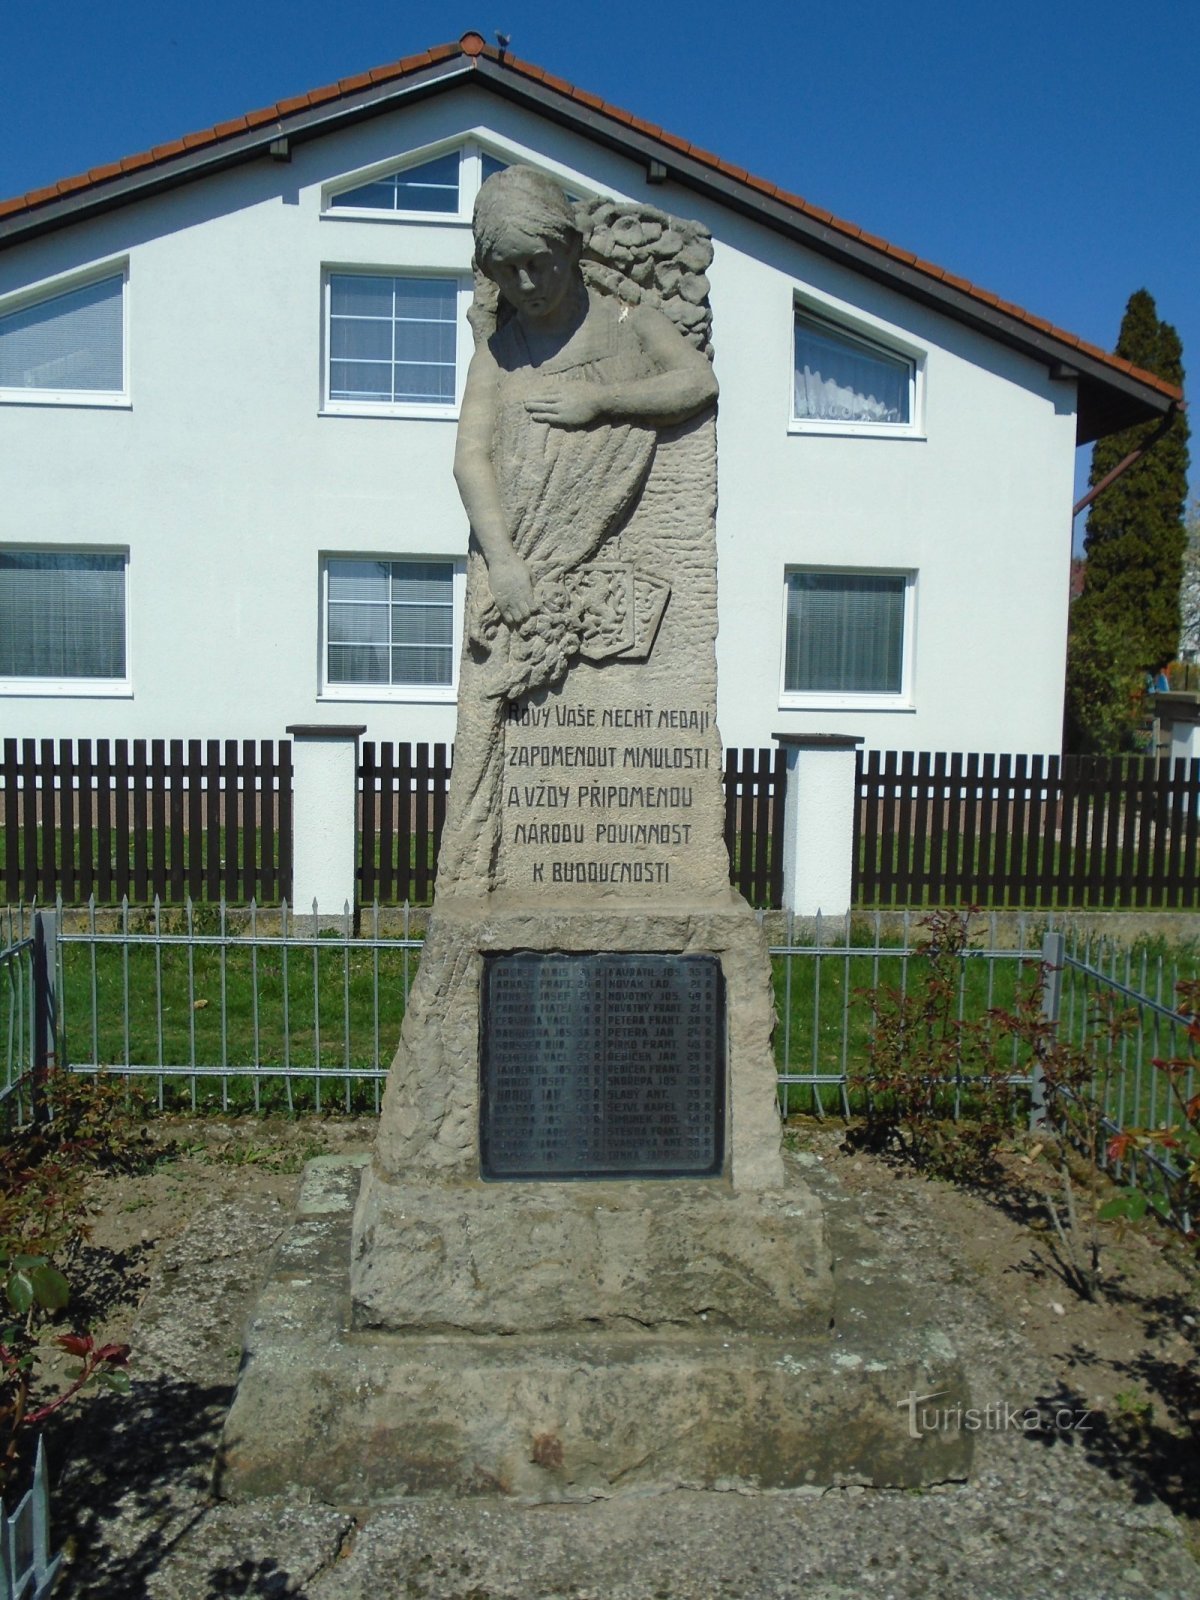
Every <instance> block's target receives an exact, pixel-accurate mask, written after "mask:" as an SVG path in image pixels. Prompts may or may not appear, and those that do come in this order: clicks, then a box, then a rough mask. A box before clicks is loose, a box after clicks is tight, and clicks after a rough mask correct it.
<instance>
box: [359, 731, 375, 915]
mask: <svg viewBox="0 0 1200 1600" xmlns="http://www.w3.org/2000/svg"><path fill="white" fill-rule="evenodd" d="M378 785H379V772H378V769H377V767H376V764H375V741H374V740H373V739H366V740H364V741H363V743H362V744H361V745H360V747H359V752H358V893H359V896H360V898H361V899H362V900H364V901H371V900H376V899H378V898H379V884H378V879H377V877H376V865H375V838H376V824H377V821H378V817H379V794H378Z"/></svg>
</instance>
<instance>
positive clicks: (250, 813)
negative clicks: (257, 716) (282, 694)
mask: <svg viewBox="0 0 1200 1600" xmlns="http://www.w3.org/2000/svg"><path fill="white" fill-rule="evenodd" d="M0 783H2V788H0V826H2V827H3V849H2V851H0V858H2V862H3V874H4V878H3V890H4V899H5V900H6V901H7V902H8V903H9V904H14V903H16V902H19V901H30V900H35V899H36V900H40V901H42V902H43V903H46V902H52V901H53V900H54V899H55V898H56V896H61V897H62V899H63V900H64V901H66V902H67V903H76V902H85V901H87V900H89V899H93V898H94V899H95V900H97V901H99V902H101V903H108V902H115V901H120V900H122V899H129V900H130V901H133V902H137V903H140V904H146V903H148V902H150V901H152V900H153V899H154V898H155V897H156V896H157V898H158V899H159V900H162V901H164V902H172V903H182V902H183V901H185V900H189V899H190V900H218V899H222V898H223V899H225V900H230V901H242V900H251V899H257V900H259V901H260V902H262V901H266V902H270V901H274V900H278V899H281V898H284V897H286V896H288V895H290V893H291V881H292V747H291V744H290V742H289V741H288V740H286V739H284V740H280V741H279V742H278V743H276V742H274V741H272V740H270V739H265V740H262V741H256V740H253V739H243V740H241V741H239V740H236V739H225V740H219V739H207V740H201V739H187V740H184V739H169V740H168V739H149V740H147V739H133V740H126V739H111V740H110V739H95V740H93V739H78V740H73V739H60V740H57V741H56V740H53V739H21V740H17V739H5V740H4V744H3V765H2V767H0Z"/></svg>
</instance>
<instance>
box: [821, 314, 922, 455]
mask: <svg viewBox="0 0 1200 1600" xmlns="http://www.w3.org/2000/svg"><path fill="white" fill-rule="evenodd" d="M916 375H917V363H916V362H915V361H914V360H912V359H911V358H910V357H908V356H905V355H901V354H899V353H898V352H896V351H892V350H885V349H883V348H882V347H881V346H879V345H876V344H873V343H871V342H870V341H869V340H867V339H862V338H859V337H858V336H857V335H855V334H851V333H847V332H846V331H845V330H844V329H842V328H838V327H834V326H833V324H831V323H828V322H823V321H821V320H820V319H819V318H817V317H813V316H810V315H809V314H808V313H807V312H804V311H797V312H796V331H795V384H794V391H793V395H794V398H793V406H792V414H793V417H794V418H795V420H796V422H797V423H798V424H801V425H802V426H803V427H805V428H806V429H807V428H811V429H813V430H814V431H825V432H848V431H853V432H856V433H857V432H867V431H869V432H879V433H903V432H912V431H913V426H914V423H915V419H916Z"/></svg>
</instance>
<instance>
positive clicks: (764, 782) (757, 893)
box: [747, 750, 774, 906]
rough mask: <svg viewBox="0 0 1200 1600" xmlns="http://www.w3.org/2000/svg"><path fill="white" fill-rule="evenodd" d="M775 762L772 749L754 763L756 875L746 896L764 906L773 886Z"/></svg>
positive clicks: (759, 753) (761, 753)
mask: <svg viewBox="0 0 1200 1600" xmlns="http://www.w3.org/2000/svg"><path fill="white" fill-rule="evenodd" d="M773 772H774V762H773V760H772V752H771V751H770V750H759V751H758V753H757V759H756V761H755V764H754V788H755V796H754V877H753V880H752V882H751V892H750V894H749V895H748V896H747V899H748V900H749V901H750V904H751V905H752V906H765V905H766V904H767V900H768V897H769V894H770V887H771V787H772V783H771V780H772V775H773Z"/></svg>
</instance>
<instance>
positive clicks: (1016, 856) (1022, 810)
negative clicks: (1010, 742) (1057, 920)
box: [1005, 756, 1029, 906]
mask: <svg viewBox="0 0 1200 1600" xmlns="http://www.w3.org/2000/svg"><path fill="white" fill-rule="evenodd" d="M1028 809H1029V758H1028V757H1027V756H1014V757H1013V760H1012V768H1011V778H1010V782H1009V795H1008V882H1007V887H1006V890H1005V901H1006V903H1007V904H1008V905H1010V906H1019V905H1024V903H1025V846H1026V836H1025V827H1026V816H1027V813H1028Z"/></svg>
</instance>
